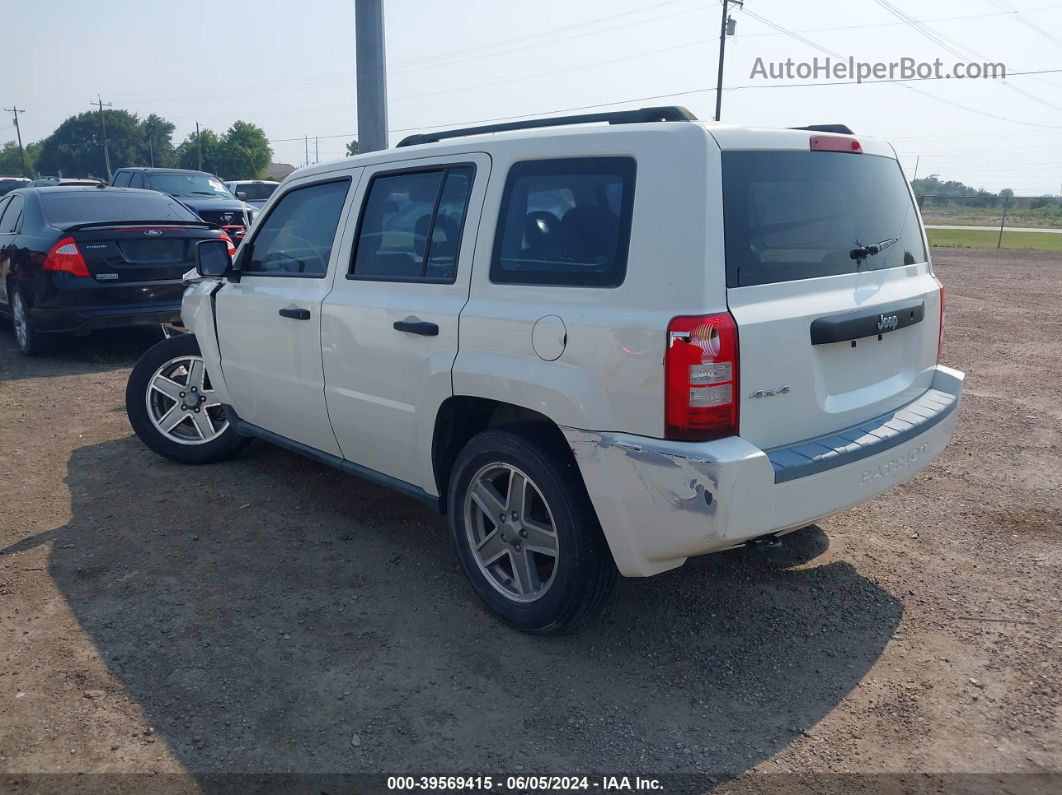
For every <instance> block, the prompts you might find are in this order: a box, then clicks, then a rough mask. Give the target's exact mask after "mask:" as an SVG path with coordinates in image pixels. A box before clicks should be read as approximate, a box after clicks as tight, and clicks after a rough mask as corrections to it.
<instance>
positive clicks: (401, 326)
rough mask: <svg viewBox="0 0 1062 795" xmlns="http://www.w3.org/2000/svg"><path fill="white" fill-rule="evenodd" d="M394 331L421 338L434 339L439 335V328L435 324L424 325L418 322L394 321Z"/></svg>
mask: <svg viewBox="0 0 1062 795" xmlns="http://www.w3.org/2000/svg"><path fill="white" fill-rule="evenodd" d="M394 329H395V331H405V332H408V333H409V334H420V335H421V336H422V337H436V336H438V334H439V326H438V325H437V324H435V323H425V322H423V321H420V320H396V321H395V325H394Z"/></svg>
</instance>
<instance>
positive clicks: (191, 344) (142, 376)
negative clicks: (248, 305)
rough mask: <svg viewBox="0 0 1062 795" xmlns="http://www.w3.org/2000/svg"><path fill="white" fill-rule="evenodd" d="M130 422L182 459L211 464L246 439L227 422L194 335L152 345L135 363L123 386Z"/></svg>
mask: <svg viewBox="0 0 1062 795" xmlns="http://www.w3.org/2000/svg"><path fill="white" fill-rule="evenodd" d="M125 410H126V413H127V414H128V415H129V424H130V425H132V426H133V430H134V431H135V432H136V435H137V436H139V437H140V440H141V441H142V442H143V443H144V444H146V445H147V446H148V447H150V448H151V449H152V450H154V451H155V452H156V453H158V454H159V455H161V456H165V457H166V458H169V459H171V460H173V461H177V462H179V463H182V464H207V463H211V462H214V461H221V460H223V459H225V458H228V457H229V456H231V455H233V454H234V453H235V452H236V451H237V450H239V449H240V448H241V447H243V446H244V445H245V444H247V442H248V440H247V439H246V438H244V437H241V436H239V435H238V434H237V433H236V431H235V429H233V427H232V426H231V425H230V424H229V421H228V418H227V417H226V416H225V410H224V408H222V406H221V403H220V402H219V401H218V400H217V399H216V397H215V394H214V388H213V385H212V384H211V382H210V374H209V373H208V372H207V369H206V363H205V362H204V361H203V355H202V353H201V352H200V350H199V342H198V341H197V340H196V338H195V336H194V335H192V334H178V335H177V336H174V337H170V338H168V339H164V340H162V342H159V343H158V344H156V345H155V346H153V347H152V348H150V349H149V350H148V351H147V352H146V353H145V354H144V355H143V356H141V357H140V360H139V361H138V362H137V363H136V365H134V367H133V372H132V373H130V374H129V382H128V384H127V385H126V388H125Z"/></svg>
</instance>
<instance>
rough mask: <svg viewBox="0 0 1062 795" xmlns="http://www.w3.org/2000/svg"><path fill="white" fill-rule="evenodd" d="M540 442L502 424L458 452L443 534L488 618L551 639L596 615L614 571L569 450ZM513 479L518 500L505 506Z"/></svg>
mask: <svg viewBox="0 0 1062 795" xmlns="http://www.w3.org/2000/svg"><path fill="white" fill-rule="evenodd" d="M543 436H544V435H543V434H542V433H541V428H540V426H539V431H538V433H535V431H534V426H530V425H528V426H509V427H505V428H498V429H491V430H487V431H484V432H482V433H480V434H478V435H477V436H475V437H473V438H472V439H471V440H470V441H469V442H468V444H466V445H465V447H464V449H463V450H462V451H461V452H460V454H459V455H458V456H457V461H456V462H455V463H454V468H453V472H452V476H451V478H450V489H449V503H448V504H449V506H450V510H449V514H450V517H449V518H450V534H451V536H452V538H453V542H454V548H455V550H456V552H457V559H458V561H459V562H460V564H461V568H462V569H463V570H464V572H465V575H466V576H467V577H468V579H469V581H470V582H471V583H472V587H473V588H474V589H475V591H476V593H477V594H479V597H480V598H481V599H482V600H483V602H484V603H485V604H486V606H487V607H488V608H489V609H490V610H491V611H492V612H494V613H495V614H496V615H498V616H499V617H501V618H502V619H503V620H505V621H506V622H508V623H509V624H511V625H512V626H514V627H516V628H517V629H520V630H522V631H524V632H530V633H535V634H559V633H561V632H565V631H567V630H568V629H570V628H572V627H573V626H575V625H576V624H578V623H579V622H581V621H585V620H587V619H589V618H591V617H592V616H594V615H596V614H597V613H598V612H599V611H600V610H601V608H602V607H603V606H604V604H605V601H606V600H607V598H608V595H609V593H610V592H611V590H612V586H613V585H614V584H615V580H616V566H615V563H613V560H612V554H611V553H610V552H609V549H608V544H607V543H606V542H605V537H604V535H603V534H602V532H601V527H600V525H599V524H598V521H597V515H596V514H595V512H594V509H593V506H592V505H591V504H590V499H589V497H587V495H586V489H585V487H584V486H583V482H582V478H581V476H580V475H579V470H578V467H577V466H576V464H575V461H574V459H572V457H571V452H570V451H569V450H567V449H566V448H563V447H562V446H561V445H559V444H548V443H544V442H543V441H542V439H543ZM514 478H515V480H514ZM521 478H523V479H525V480H526V484H527V485H526V486H525V488H524V489H523V494H524V499H523V500H514V493H513V483H514V482H515V483H517V488H516V492H515V494H519V493H520V489H519V483H520V482H521V480H520V479H521ZM491 507H493V509H494V510H493V511H492V513H491V516H490V518H489V520H488V518H487V510H486V509H488V508H491ZM503 507H504V514H505V516H506V521H505V522H504V523H503V522H502V514H503ZM513 508H516V509H517V512H518V513H519V514H520V515H519V516H518V517H517V518H516V519H515V520H513V513H514V511H513ZM495 514H496V515H497V518H495ZM492 528H493V529H492ZM549 528H552V533H550V532H547V530H549ZM503 539H504V540H503ZM551 546H552V550H553V551H552V553H548V552H544V550H548V549H550V547H551ZM539 550H543V551H539Z"/></svg>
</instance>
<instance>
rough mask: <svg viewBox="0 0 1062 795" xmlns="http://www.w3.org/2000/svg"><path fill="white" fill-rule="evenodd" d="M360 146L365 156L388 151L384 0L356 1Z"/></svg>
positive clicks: (355, 31)
mask: <svg viewBox="0 0 1062 795" xmlns="http://www.w3.org/2000/svg"><path fill="white" fill-rule="evenodd" d="M354 46H355V48H356V50H357V73H358V81H357V83H358V143H359V144H360V145H361V151H362V152H375V151H378V150H380V149H386V148H387V54H386V52H385V48H384V17H383V0H355V2H354Z"/></svg>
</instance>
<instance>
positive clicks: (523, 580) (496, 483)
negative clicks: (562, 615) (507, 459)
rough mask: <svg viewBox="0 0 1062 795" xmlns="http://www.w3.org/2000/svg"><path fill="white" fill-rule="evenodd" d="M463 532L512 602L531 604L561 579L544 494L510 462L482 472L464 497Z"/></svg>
mask: <svg viewBox="0 0 1062 795" xmlns="http://www.w3.org/2000/svg"><path fill="white" fill-rule="evenodd" d="M464 519H465V532H466V534H467V536H468V543H469V547H470V548H471V550H472V556H473V558H474V559H475V561H476V564H477V565H478V566H479V569H480V571H481V572H483V574H484V576H485V577H486V578H487V581H488V582H489V583H490V584H491V586H492V587H494V589H495V590H497V591H498V592H499V593H501V594H502V595H503V596H505V597H506V598H508V599H512V600H513V601H517V602H533V601H535V600H537V599H541V598H542V597H543V596H544V595H545V593H546V592H547V591H548V590H549V588H550V586H551V585H552V584H553V581H554V579H555V577H556V574H557V564H558V562H559V561H560V556H559V553H560V547H559V544H558V540H557V532H556V525H555V523H554V521H553V514H552V512H551V511H550V508H549V505H548V504H547V503H546V500H545V498H544V497H543V496H542V491H541V490H540V489H539V488H538V486H537V485H536V484H535V482H534V481H533V480H531V478H530V477H528V475H527V473H525V472H523V471H522V470H520V469H519V468H517V467H515V466H513V465H511V464H506V463H501V462H498V463H493V464H488V465H486V466H484V467H482V468H481V469H480V470H479V471H478V472H476V474H475V475H474V476H473V477H472V480H471V482H470V484H469V487H468V491H467V493H466V495H465V505H464Z"/></svg>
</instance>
